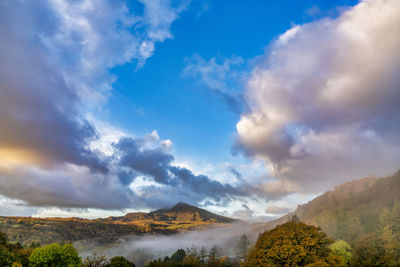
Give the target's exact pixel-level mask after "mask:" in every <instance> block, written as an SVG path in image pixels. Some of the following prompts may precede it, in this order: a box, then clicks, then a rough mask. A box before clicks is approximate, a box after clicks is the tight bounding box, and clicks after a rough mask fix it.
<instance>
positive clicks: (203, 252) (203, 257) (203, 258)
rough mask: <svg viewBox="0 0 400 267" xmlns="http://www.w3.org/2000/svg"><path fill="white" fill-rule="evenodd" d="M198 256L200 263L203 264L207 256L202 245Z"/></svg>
mask: <svg viewBox="0 0 400 267" xmlns="http://www.w3.org/2000/svg"><path fill="white" fill-rule="evenodd" d="M199 256H200V261H201V263H203V264H204V263H205V262H206V261H207V257H208V255H207V251H206V249H205V248H204V247H202V248H201V250H200V255H199Z"/></svg>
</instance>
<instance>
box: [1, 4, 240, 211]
mask: <svg viewBox="0 0 400 267" xmlns="http://www.w3.org/2000/svg"><path fill="white" fill-rule="evenodd" d="M188 4H189V1H147V0H141V1H139V3H138V5H139V6H140V8H136V9H135V8H133V7H132V6H130V5H127V4H126V3H125V2H124V1H98V0H79V1H66V0H45V1H35V2H29V1H28V2H27V1H2V2H1V3H0V34H1V36H3V37H4V38H1V41H0V79H1V81H2V82H1V85H0V128H1V129H2V130H1V132H0V194H2V195H4V196H6V197H8V198H10V199H20V200H23V201H24V203H27V204H28V205H33V206H59V207H75V208H86V207H97V208H103V209H122V208H128V207H132V206H134V207H135V208H141V207H149V206H156V207H159V205H160V203H163V205H165V203H166V202H165V199H166V198H168V197H169V198H170V199H171V200H170V201H175V200H176V199H175V198H174V197H171V194H172V195H174V196H177V198H179V197H181V196H182V197H181V199H180V200H186V201H187V200H188V199H190V195H191V194H193V195H194V196H195V197H194V198H193V199H191V200H192V203H197V202H198V201H200V200H202V199H204V198H205V197H208V194H215V196H211V198H212V199H221V198H223V199H227V198H228V195H229V196H230V195H241V194H243V193H242V191H240V190H238V189H235V188H233V187H230V186H227V185H224V184H221V183H219V182H215V181H213V180H211V179H209V178H208V177H207V176H205V175H195V174H193V173H192V172H191V171H190V170H189V169H187V168H181V167H177V166H174V165H172V161H173V156H172V155H171V154H169V151H170V149H171V147H172V141H170V140H160V137H159V136H158V134H157V132H156V131H154V132H152V133H150V134H149V135H147V136H145V137H143V138H137V137H136V138H133V137H131V136H129V135H127V134H126V133H123V132H121V131H118V130H116V129H113V128H112V127H104V125H100V124H99V123H97V121H96V119H95V118H91V117H90V116H89V115H88V114H90V113H91V111H92V110H93V109H96V108H100V107H101V105H102V104H103V103H104V102H105V101H106V100H107V98H108V94H109V91H110V90H111V89H112V85H113V83H114V81H115V80H116V78H117V77H115V76H114V75H113V74H112V73H111V72H110V70H111V69H112V68H113V67H115V66H118V65H122V64H126V63H136V65H137V66H138V67H139V68H140V67H141V66H143V64H145V61H146V59H147V58H149V57H150V56H152V55H153V53H154V48H155V43H157V42H162V41H164V40H165V39H168V38H172V33H171V32H170V27H171V24H172V23H173V22H174V21H175V20H177V19H178V18H179V16H180V14H181V13H182V12H183V11H184V10H185V9H186V8H187V6H188ZM135 179H138V181H139V180H140V179H141V181H147V184H146V183H144V182H143V184H136V185H134V186H133V187H134V189H133V188H132V187H131V185H132V182H133V181H134V180H135ZM148 181H151V182H150V183H149V182H148ZM181 190H185V193H184V194H182V193H181ZM207 190H210V191H209V192H208V191H207ZM195 191H197V192H195ZM102 196H107V200H106V201H105V200H104V198H103V197H102Z"/></svg>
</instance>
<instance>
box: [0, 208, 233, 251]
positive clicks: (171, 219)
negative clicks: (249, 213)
mask: <svg viewBox="0 0 400 267" xmlns="http://www.w3.org/2000/svg"><path fill="white" fill-rule="evenodd" d="M235 221H236V220H234V219H231V218H228V217H224V216H220V215H217V214H214V213H211V212H209V211H207V210H204V209H200V208H198V207H195V206H191V205H189V204H186V203H182V202H181V203H178V204H177V205H175V206H173V207H172V208H169V209H160V210H156V211H152V212H149V213H146V212H134V213H128V214H126V215H125V216H120V217H108V218H104V219H94V220H89V219H81V218H32V217H7V216H0V230H1V231H3V232H4V233H6V234H7V235H8V236H9V239H10V240H11V241H21V242H24V244H25V245H30V244H31V243H32V242H35V243H40V244H42V245H43V244H46V243H52V242H73V241H79V240H93V241H96V242H100V243H110V242H114V241H116V240H118V239H119V238H121V237H124V236H128V235H138V234H144V233H155V234H174V233H178V232H182V231H187V230H191V229H199V228H204V227H209V226H216V225H225V224H229V223H233V222H235Z"/></svg>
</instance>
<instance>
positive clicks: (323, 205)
mask: <svg viewBox="0 0 400 267" xmlns="http://www.w3.org/2000/svg"><path fill="white" fill-rule="evenodd" d="M399 199H400V171H398V172H397V173H396V174H394V175H392V176H388V177H384V178H376V177H369V178H364V179H360V180H356V181H352V182H347V183H344V184H342V185H339V186H337V187H336V188H335V189H334V190H333V191H328V192H326V193H324V194H322V195H320V196H318V197H316V198H314V199H313V200H311V201H309V202H308V203H306V204H304V205H299V206H298V207H297V209H296V210H295V211H294V212H291V213H289V214H287V215H285V216H283V217H281V218H279V219H277V220H274V221H271V222H268V223H264V224H258V225H257V226H256V228H257V230H258V231H262V230H265V229H269V228H272V227H274V226H276V225H278V224H282V223H284V222H286V221H287V220H288V219H289V218H290V217H291V216H293V215H294V214H296V215H297V216H298V217H299V218H300V220H301V221H303V222H305V223H308V224H312V225H315V226H320V227H321V228H322V230H323V231H324V232H326V233H327V234H328V236H330V237H332V238H334V239H343V240H346V241H348V242H353V241H355V240H356V239H357V238H358V237H360V236H361V235H364V234H366V233H376V234H378V235H382V233H383V231H384V228H385V227H386V226H387V225H388V224H394V222H396V224H397V223H399V225H398V228H400V201H399ZM396 220H397V221H396Z"/></svg>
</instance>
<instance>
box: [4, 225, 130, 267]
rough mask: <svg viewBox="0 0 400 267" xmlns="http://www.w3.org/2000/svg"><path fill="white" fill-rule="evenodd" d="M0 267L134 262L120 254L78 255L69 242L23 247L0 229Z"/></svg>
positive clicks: (104, 266)
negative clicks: (115, 255) (11, 241)
mask: <svg viewBox="0 0 400 267" xmlns="http://www.w3.org/2000/svg"><path fill="white" fill-rule="evenodd" d="M0 266H1V267H8V266H10V267H64V266H65V267H67V266H69V267H75V266H83V267H135V264H134V263H132V262H130V261H129V260H127V259H125V258H124V257H122V256H117V257H113V258H111V259H108V258H107V257H105V256H96V255H93V256H89V257H87V258H85V259H83V260H82V259H81V257H79V254H78V252H77V251H76V249H75V248H74V247H73V246H72V245H71V244H69V243H68V244H64V245H60V244H57V243H53V244H50V245H45V246H37V245H35V244H32V246H30V247H29V248H24V247H23V246H22V245H21V243H19V242H18V243H10V242H8V241H7V237H6V235H5V234H4V233H2V232H1V231H0Z"/></svg>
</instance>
